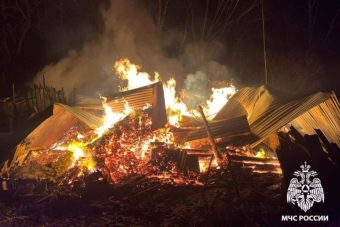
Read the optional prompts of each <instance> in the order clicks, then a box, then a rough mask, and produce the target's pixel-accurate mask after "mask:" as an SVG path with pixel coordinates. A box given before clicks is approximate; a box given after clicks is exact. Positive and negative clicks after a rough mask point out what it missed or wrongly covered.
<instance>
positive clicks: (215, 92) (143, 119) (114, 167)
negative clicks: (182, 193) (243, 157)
mask: <svg viewBox="0 0 340 227" xmlns="http://www.w3.org/2000/svg"><path fill="white" fill-rule="evenodd" d="M140 69H141V67H140V66H138V65H135V64H132V63H130V61H129V60H128V59H121V60H119V61H117V62H116V63H115V65H114V71H115V72H116V74H117V76H118V77H119V78H120V79H121V80H123V81H125V82H127V85H126V87H123V88H122V89H121V90H122V91H125V90H129V89H134V88H138V87H141V86H146V85H149V84H152V83H155V82H158V81H160V80H161V79H160V77H159V75H158V73H155V74H154V76H150V75H149V74H148V73H146V72H140V71H139V70H140ZM163 91H164V99H165V106H166V110H167V118H168V123H169V124H168V125H167V126H166V127H164V128H161V129H158V130H156V131H153V130H152V129H151V125H152V122H151V117H150V116H148V114H147V113H146V112H144V111H143V110H144V109H143V110H134V109H133V108H131V107H130V106H129V103H128V102H125V104H124V110H123V111H122V112H114V111H113V110H112V108H111V107H110V106H109V105H108V104H107V102H106V101H107V100H106V98H105V97H102V100H103V101H102V106H103V110H104V113H103V117H102V124H101V126H100V127H98V128H96V129H94V130H92V131H90V132H86V133H80V132H78V131H76V132H74V134H72V133H71V134H72V135H73V136H69V137H67V138H66V139H61V141H59V142H57V143H56V144H55V145H54V146H52V147H51V150H61V151H69V152H71V154H72V166H71V167H80V168H82V169H84V170H86V171H88V172H93V171H95V170H100V171H101V172H102V173H103V175H104V176H106V177H107V178H108V179H110V180H111V181H112V182H119V180H120V179H122V178H124V176H127V175H129V174H136V173H139V174H149V175H150V176H151V175H154V173H155V172H158V171H159V170H156V169H155V168H156V167H155V166H153V165H154V164H155V163H154V164H150V161H151V159H152V157H151V156H152V154H154V153H152V152H153V151H154V150H153V149H154V148H155V146H154V145H153V144H157V143H158V144H159V143H161V144H164V145H166V146H167V145H169V146H172V147H175V148H179V147H180V146H179V145H176V144H175V143H174V135H173V133H172V131H171V127H170V125H172V126H175V127H180V123H181V120H182V119H183V116H187V117H192V118H195V117H196V116H198V115H197V111H196V110H190V109H189V108H188V106H187V105H186V104H185V103H184V102H182V98H181V97H180V96H178V94H177V92H176V80H175V79H173V78H171V79H169V80H168V81H166V82H163ZM235 92H236V89H235V87H234V86H229V87H225V88H218V89H217V88H213V89H212V96H211V98H210V99H209V100H208V101H207V103H206V105H205V111H206V113H207V115H208V117H210V118H212V117H213V116H214V114H216V113H217V112H218V111H219V110H220V109H221V108H222V107H223V105H224V104H225V103H226V102H227V101H228V99H229V98H230V97H231V96H232V95H233V94H234V93H235ZM149 106H150V104H146V107H145V109H146V108H148V107H149ZM185 146H186V147H190V144H186V145H185ZM157 149H159V148H157ZM162 152H164V151H161V150H160V151H159V153H158V154H157V155H160V156H159V158H160V159H162ZM156 153H157V151H156ZM95 160H96V161H95ZM209 160H210V159H209ZM209 160H200V161H199V167H200V171H201V172H204V171H206V169H207V168H208V165H209ZM151 163H152V162H151ZM156 165H161V166H162V167H161V168H164V169H165V170H166V171H165V172H164V171H163V174H170V175H172V174H175V173H176V171H177V170H176V165H175V163H174V162H173V161H169V160H164V163H163V162H158V161H156ZM212 166H213V167H216V166H217V163H216V160H213V162H212Z"/></svg>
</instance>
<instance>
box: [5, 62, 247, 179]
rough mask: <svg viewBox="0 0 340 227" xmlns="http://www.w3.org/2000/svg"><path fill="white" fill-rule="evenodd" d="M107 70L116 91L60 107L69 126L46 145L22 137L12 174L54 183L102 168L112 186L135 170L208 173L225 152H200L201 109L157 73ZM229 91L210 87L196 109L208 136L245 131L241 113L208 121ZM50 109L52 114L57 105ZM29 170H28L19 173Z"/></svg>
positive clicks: (127, 67)
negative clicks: (118, 87)
mask: <svg viewBox="0 0 340 227" xmlns="http://www.w3.org/2000/svg"><path fill="white" fill-rule="evenodd" d="M113 70H114V71H115V72H116V74H117V75H118V77H119V78H120V79H122V80H123V81H126V83H127V86H126V87H123V88H121V91H122V92H121V93H118V94H116V95H111V96H107V97H102V98H101V99H102V101H101V104H100V105H98V102H97V103H95V104H94V105H93V104H92V105H86V104H85V103H84V102H83V103H80V104H79V105H77V106H76V107H68V106H65V105H62V106H61V108H62V109H63V110H62V111H61V113H59V115H60V116H61V117H62V118H64V117H63V116H62V115H64V114H65V113H64V112H65V111H66V112H69V113H71V114H69V113H68V114H67V115H70V116H68V118H69V119H70V120H67V119H65V120H66V121H71V122H72V123H68V122H65V123H66V125H65V127H62V130H64V132H63V133H62V131H61V130H60V131H59V132H58V135H60V136H58V135H56V136H54V137H53V138H51V139H50V141H49V142H48V143H46V142H45V141H40V142H39V141H36V140H37V138H36V137H37V136H38V135H31V136H28V137H27V141H24V142H23V143H22V144H20V145H19V147H18V149H17V152H16V155H15V157H14V159H13V161H12V163H11V166H10V169H11V171H10V172H15V176H16V177H20V176H22V177H24V178H26V177H29V178H30V177H31V178H47V179H50V178H53V180H54V181H58V179H59V178H63V177H64V175H68V176H70V174H69V173H70V172H73V173H74V174H75V176H72V177H70V179H69V180H68V181H67V182H68V184H72V182H73V180H74V179H76V178H77V177H81V176H83V175H88V174H91V173H93V172H100V173H101V175H102V176H103V177H105V178H106V180H108V181H109V182H111V183H114V184H117V183H119V182H121V181H122V180H123V179H124V178H127V177H129V176H131V175H136V174H138V175H146V176H149V177H157V178H159V179H161V178H169V176H170V178H171V177H174V178H182V179H185V178H187V179H188V182H192V180H193V178H192V177H193V176H195V177H196V178H198V177H199V174H200V172H205V171H207V170H208V167H207V166H209V168H210V166H211V167H212V168H216V167H217V166H218V165H219V164H217V162H216V157H217V156H216V155H218V158H220V157H221V156H224V157H226V156H225V155H227V154H228V150H226V149H223V150H222V151H217V150H216V148H214V149H213V150H214V152H213V153H211V154H214V157H213V156H212V157H213V158H212V163H211V164H207V163H206V157H209V156H211V154H210V152H209V150H210V149H209V144H208V143H207V141H206V140H205V138H208V137H207V133H206V130H207V129H205V128H206V127H205V126H204V121H202V120H201V119H200V114H199V111H197V110H195V109H194V110H190V109H189V108H188V107H187V106H186V104H185V103H183V102H182V99H183V98H182V97H179V96H177V94H176V81H175V80H174V79H170V80H169V81H166V82H163V83H161V82H160V81H161V78H160V76H159V75H158V74H157V73H155V75H154V76H153V77H151V76H150V75H149V74H147V73H145V72H139V70H140V67H139V66H137V65H134V64H131V63H130V62H129V60H127V59H122V60H119V61H117V62H116V63H115V66H114V68H113ZM235 92H236V89H235V87H234V86H233V85H231V86H230V87H225V88H213V89H212V96H211V98H210V99H209V100H207V102H206V104H205V105H203V107H202V113H201V114H203V115H207V119H209V123H208V122H206V123H205V124H211V129H212V133H213V134H214V135H216V136H218V137H219V139H220V141H227V140H226V138H227V137H234V136H238V135H245V134H248V135H249V134H250V130H249V127H248V124H247V120H246V119H245V118H240V119H238V120H237V119H232V120H226V121H211V119H213V117H214V116H215V115H216V113H217V112H218V111H219V110H220V109H221V108H222V107H223V105H224V104H225V103H226V102H227V101H228V98H230V96H232V95H233V94H234V93H235ZM58 108H59V107H58ZM55 111H56V113H55V114H54V116H55V117H57V114H58V113H57V111H58V110H57V109H56V110H55ZM59 111H60V110H59ZM98 112H99V114H98ZM204 117H205V116H204ZM52 118H53V116H52ZM100 119H101V120H100ZM204 119H205V118H204ZM60 120H61V119H60ZM49 121H50V122H49ZM52 121H53V119H48V120H46V122H44V123H43V124H42V125H41V128H38V129H37V131H40V133H41V132H44V133H48V131H47V130H46V128H47V129H48V130H50V127H51V124H53V122H52ZM224 122H225V123H224ZM55 123H56V122H55ZM44 124H46V125H48V127H44ZM67 128H68V129H67ZM209 128H210V126H209ZM209 130H210V129H209ZM209 130H208V131H209ZM217 139H218V138H217ZM229 139H230V138H229ZM32 145H34V146H35V147H40V148H39V149H36V148H33V147H32ZM190 147H195V149H196V150H197V149H198V150H202V149H203V150H204V152H203V153H204V154H203V155H201V154H199V153H196V154H195V152H194V150H193V149H191V148H190ZM191 150H192V151H191ZM220 152H222V153H221V154H220ZM201 153H202V152H201ZM171 157H172V158H171ZM162 160H163V161H162ZM36 166H42V167H44V168H45V167H46V166H47V167H46V168H49V169H50V170H51V171H50V172H54V173H53V174H52V175H51V174H50V175H48V174H47V175H44V174H35V170H39V172H40V173H43V172H44V171H43V170H41V168H36ZM27 169H29V171H28V170H27ZM75 169H78V170H77V171H74V170H75ZM27 172H30V173H31V174H30V175H27V174H25V173H27ZM47 172H48V171H47ZM67 172H69V173H67ZM38 176H39V177H38ZM52 176H53V177H52Z"/></svg>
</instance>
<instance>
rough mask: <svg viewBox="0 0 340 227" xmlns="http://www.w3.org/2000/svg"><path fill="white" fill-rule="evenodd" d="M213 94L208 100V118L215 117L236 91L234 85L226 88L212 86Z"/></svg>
mask: <svg viewBox="0 0 340 227" xmlns="http://www.w3.org/2000/svg"><path fill="white" fill-rule="evenodd" d="M211 91H212V95H211V97H210V99H209V100H208V101H207V108H206V112H207V115H208V116H209V117H208V118H213V117H214V116H215V115H216V114H217V113H218V112H219V111H220V110H221V109H222V107H223V106H224V105H225V104H226V103H227V102H228V100H229V98H230V97H231V96H233V95H234V94H235V93H236V88H235V86H234V85H231V86H229V87H224V88H212V89H211Z"/></svg>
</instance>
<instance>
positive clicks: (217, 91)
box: [113, 59, 236, 127]
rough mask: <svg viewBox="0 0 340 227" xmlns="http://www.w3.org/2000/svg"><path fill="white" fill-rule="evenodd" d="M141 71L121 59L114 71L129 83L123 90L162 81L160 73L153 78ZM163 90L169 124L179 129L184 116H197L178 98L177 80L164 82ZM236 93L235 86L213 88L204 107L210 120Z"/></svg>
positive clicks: (194, 111)
mask: <svg viewBox="0 0 340 227" xmlns="http://www.w3.org/2000/svg"><path fill="white" fill-rule="evenodd" d="M140 69H141V66H139V65H135V64H132V63H131V62H130V61H129V60H128V59H121V60H119V61H117V62H116V63H115V65H114V68H113V70H114V71H115V72H116V74H117V76H118V77H119V78H120V79H121V80H123V81H127V86H126V87H124V88H123V89H122V90H127V89H133V88H138V87H142V86H146V85H149V84H152V83H155V82H158V81H161V78H160V76H159V74H158V73H155V75H154V76H153V77H152V76H150V75H149V74H148V73H146V72H139V70H140ZM163 90H164V99H165V105H166V109H167V114H168V122H169V124H171V125H173V126H177V127H179V126H180V122H181V120H182V118H183V116H189V117H193V118H195V117H196V116H197V111H196V110H189V108H188V107H187V105H186V104H185V103H184V102H182V99H181V97H179V96H178V94H177V92H176V80H175V79H174V78H171V79H169V80H168V81H166V82H163ZM235 93H236V88H235V86H233V85H230V86H228V87H223V88H212V95H211V97H210V99H209V100H207V103H206V105H203V106H204V111H205V113H206V114H207V115H208V116H207V117H208V119H212V118H213V117H214V116H215V115H216V113H217V112H218V111H219V110H221V108H222V107H223V105H225V103H226V102H228V99H229V98H230V97H231V96H232V95H233V94H235Z"/></svg>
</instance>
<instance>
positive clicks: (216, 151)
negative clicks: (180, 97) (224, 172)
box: [198, 106, 222, 162]
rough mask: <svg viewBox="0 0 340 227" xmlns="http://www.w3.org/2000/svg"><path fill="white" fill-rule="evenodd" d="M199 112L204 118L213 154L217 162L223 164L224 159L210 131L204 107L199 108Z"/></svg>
mask: <svg viewBox="0 0 340 227" xmlns="http://www.w3.org/2000/svg"><path fill="white" fill-rule="evenodd" d="M198 110H199V112H200V114H201V116H202V119H203V122H204V126H205V129H206V133H207V135H208V138H209V142H210V145H211V150H212V152H213V154H214V156H215V159H216V161H217V162H221V159H222V157H221V155H220V153H219V152H218V150H217V146H216V143H215V140H214V137H213V135H212V132H211V130H210V127H209V124H208V121H207V119H206V117H205V115H204V112H203V108H202V106H198Z"/></svg>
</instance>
